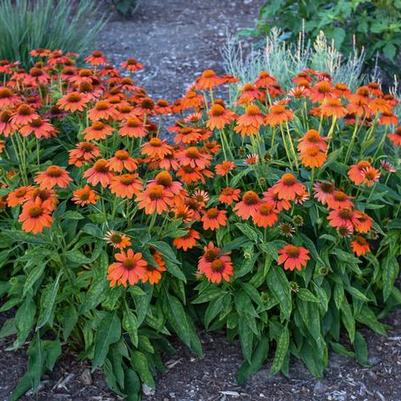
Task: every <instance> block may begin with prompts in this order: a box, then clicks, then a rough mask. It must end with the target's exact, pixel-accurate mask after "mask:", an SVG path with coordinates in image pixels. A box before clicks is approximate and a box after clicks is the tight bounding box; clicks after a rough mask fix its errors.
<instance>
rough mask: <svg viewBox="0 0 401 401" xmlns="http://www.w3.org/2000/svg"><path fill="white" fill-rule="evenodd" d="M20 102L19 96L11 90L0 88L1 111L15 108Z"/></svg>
mask: <svg viewBox="0 0 401 401" xmlns="http://www.w3.org/2000/svg"><path fill="white" fill-rule="evenodd" d="M19 101H20V98H19V96H17V95H16V94H15V93H14V92H13V91H12V90H11V89H10V88H7V87H5V86H0V109H5V108H7V107H14V106H15V105H16V104H17V103H18V102H19Z"/></svg>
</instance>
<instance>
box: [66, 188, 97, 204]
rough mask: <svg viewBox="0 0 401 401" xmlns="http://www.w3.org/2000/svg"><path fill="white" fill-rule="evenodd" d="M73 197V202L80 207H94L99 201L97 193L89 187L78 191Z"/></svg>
mask: <svg viewBox="0 0 401 401" xmlns="http://www.w3.org/2000/svg"><path fill="white" fill-rule="evenodd" d="M72 195H73V196H72V201H73V202H74V203H75V204H76V205H79V206H88V205H94V204H96V202H97V199H98V196H97V195H96V192H95V191H94V190H93V189H92V188H91V187H90V186H89V185H85V186H84V187H83V188H79V189H76V190H75V191H74V192H73V193H72Z"/></svg>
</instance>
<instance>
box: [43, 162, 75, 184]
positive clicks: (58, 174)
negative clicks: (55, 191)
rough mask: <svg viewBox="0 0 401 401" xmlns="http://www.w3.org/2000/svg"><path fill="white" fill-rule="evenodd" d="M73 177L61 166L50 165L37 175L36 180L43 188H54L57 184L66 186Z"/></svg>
mask: <svg viewBox="0 0 401 401" xmlns="http://www.w3.org/2000/svg"><path fill="white" fill-rule="evenodd" d="M71 181H72V178H71V177H70V176H69V174H68V173H67V171H66V170H65V169H64V168H62V167H59V166H49V167H48V168H47V169H46V170H45V171H42V172H39V173H38V174H37V175H36V178H35V182H36V183H37V184H38V185H39V186H40V188H42V189H52V188H53V187H55V186H58V187H60V188H66V187H67V186H68V185H69V183H70V182H71Z"/></svg>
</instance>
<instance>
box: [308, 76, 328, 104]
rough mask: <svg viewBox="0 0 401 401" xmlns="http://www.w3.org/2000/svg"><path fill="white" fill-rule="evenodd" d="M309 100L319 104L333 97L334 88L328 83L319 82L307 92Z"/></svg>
mask: <svg viewBox="0 0 401 401" xmlns="http://www.w3.org/2000/svg"><path fill="white" fill-rule="evenodd" d="M308 95H309V98H310V100H311V101H312V102H315V103H321V102H323V100H325V99H327V98H332V97H333V96H334V88H333V85H332V83H331V82H329V81H320V82H318V83H316V85H315V86H313V87H311V88H310V89H309V91H308Z"/></svg>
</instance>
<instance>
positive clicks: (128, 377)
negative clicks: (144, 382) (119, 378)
mask: <svg viewBox="0 0 401 401" xmlns="http://www.w3.org/2000/svg"><path fill="white" fill-rule="evenodd" d="M124 378H125V386H124V390H125V393H126V394H127V401H140V400H141V396H140V393H141V382H140V381H139V377H138V375H137V374H136V372H135V371H134V370H132V369H126V371H125V377H124Z"/></svg>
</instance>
